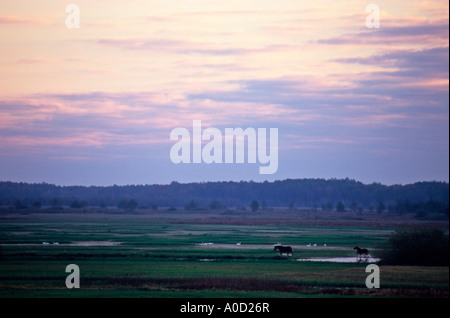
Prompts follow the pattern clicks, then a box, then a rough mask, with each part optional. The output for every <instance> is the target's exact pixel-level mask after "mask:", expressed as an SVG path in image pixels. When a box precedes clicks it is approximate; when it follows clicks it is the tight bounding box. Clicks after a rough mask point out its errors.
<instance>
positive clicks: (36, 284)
mask: <svg viewBox="0 0 450 318" xmlns="http://www.w3.org/2000/svg"><path fill="white" fill-rule="evenodd" d="M63 212H64V213H43V212H42V211H41V212H30V213H24V214H17V213H6V212H4V213H2V214H0V244H1V245H0V246H1V253H2V257H1V260H0V297H1V298H5V297H8V298H9V297H19V298H21V297H27V298H28V297H33V298H35V297H37V298H39V297H64V298H65V297H107V298H109V297H164V298H166V297H193V298H197V297H198V298H201V297H220V298H222V297H252V298H253V297H258V298H259V297H282V298H295V297H448V294H449V293H448V291H449V268H448V267H421V266H383V265H380V281H381V288H379V289H368V288H366V286H365V280H366V277H367V275H368V273H366V272H365V268H366V266H367V264H368V263H365V262H359V263H358V262H354V263H338V262H321V261H304V260H305V259H311V258H313V259H314V258H319V259H320V258H343V257H348V258H354V257H355V251H354V250H353V247H354V246H355V245H358V246H360V247H364V248H368V249H369V250H370V251H371V256H373V257H379V256H380V255H381V249H382V248H383V247H384V246H385V245H386V242H387V240H388V238H389V236H390V235H391V233H392V232H393V230H394V229H395V228H396V227H398V226H401V225H405V224H409V225H417V224H420V225H421V226H440V227H444V228H445V227H446V228H448V222H445V221H417V220H415V219H413V218H409V217H408V216H398V215H396V216H391V215H389V214H387V213H382V214H377V213H369V212H364V213H359V214H355V213H350V212H348V213H341V214H338V213H336V212H322V211H302V210H284V209H280V210H270V211H257V212H250V211H233V210H224V211H184V210H178V211H166V210H165V209H162V208H160V209H159V210H157V211H151V210H137V211H136V212H135V213H127V214H124V213H119V211H117V210H109V211H104V210H103V211H102V210H97V209H86V210H84V211H83V210H82V211H78V210H70V209H65V210H64V211H63ZM43 242H48V243H49V244H43ZM56 242H57V243H58V244H55V243H56ZM210 243H213V244H210ZM276 243H281V244H283V245H290V246H292V247H293V250H294V255H293V256H286V255H281V256H280V255H279V253H278V252H274V251H273V245H274V244H276ZM310 244H311V246H308V245H310ZM314 244H316V246H314ZM69 264H77V265H78V266H79V268H80V288H79V289H68V288H66V286H65V279H66V277H67V276H68V275H69V273H66V272H65V268H66V266H67V265H69Z"/></svg>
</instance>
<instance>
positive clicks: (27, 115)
mask: <svg viewBox="0 0 450 318" xmlns="http://www.w3.org/2000/svg"><path fill="white" fill-rule="evenodd" d="M371 3H373V4H375V5H376V6H377V8H379V10H380V11H379V28H369V27H368V26H367V23H366V20H367V19H368V18H370V19H369V20H370V21H374V20H372V19H371V17H372V16H371V15H372V14H373V13H374V12H366V6H367V5H368V4H371ZM69 4H75V5H76V6H77V7H78V9H79V28H72V27H71V25H70V23H68V22H67V21H69V22H70V21H75V20H73V19H72V18H73V17H74V15H73V13H74V11H71V10H68V12H66V8H67V6H68V5H69ZM66 22H67V23H66ZM0 39H1V49H0V181H16V182H33V183H34V182H38V183H40V182H47V183H55V184H58V185H113V184H117V185H125V184H167V183H170V182H172V181H178V182H206V181H240V180H244V181H249V180H253V181H265V180H268V181H274V180H283V179H286V178H291V179H294V178H325V179H330V178H350V179H355V180H358V181H361V182H364V183H372V182H380V183H383V184H407V183H413V182H417V181H433V180H435V181H446V182H448V181H449V87H448V85H449V5H448V2H447V1H432V0H424V1H422V0H420V1H411V0H408V1H405V0H399V1H384V0H374V2H366V1H361V0H345V1H344V0H343V1H334V0H315V1H299V0H278V1H273V0H245V1H242V0H241V1H237V0H227V1H212V0H183V1H181V0H179V1H174V0H152V1H138V0H115V1H104V0H97V1H88V0H74V1H72V2H66V1H41V0H29V1H24V0H14V1H9V0H8V1H1V2H0ZM194 120H201V123H202V128H203V129H206V128H217V129H218V130H220V131H221V132H222V133H224V131H225V129H226V128H236V127H241V128H243V129H246V128H253V129H255V130H257V129H258V128H267V131H269V128H277V129H278V169H277V171H276V172H275V173H273V174H260V173H259V167H260V164H259V163H257V164H255V163H248V161H245V162H244V163H233V164H220V163H210V164H207V163H204V162H202V163H197V164H194V163H191V164H185V163H181V164H175V163H173V162H172V160H171V158H170V151H171V148H172V147H173V146H174V144H175V143H176V141H173V140H171V139H170V134H171V131H172V130H173V129H175V128H177V127H184V128H186V129H187V130H188V131H190V132H192V131H193V121H194ZM207 142H208V141H204V142H203V146H204V145H205V144H206V143H207Z"/></svg>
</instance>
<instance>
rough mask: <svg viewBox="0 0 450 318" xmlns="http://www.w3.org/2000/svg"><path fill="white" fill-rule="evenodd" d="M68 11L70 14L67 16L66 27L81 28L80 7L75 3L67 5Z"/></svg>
mask: <svg viewBox="0 0 450 318" xmlns="http://www.w3.org/2000/svg"><path fill="white" fill-rule="evenodd" d="M66 13H69V15H68V16H67V17H66V27H67V28H68V29H79V28H80V7H79V6H78V5H76V4H74V3H71V4H68V5H67V6H66Z"/></svg>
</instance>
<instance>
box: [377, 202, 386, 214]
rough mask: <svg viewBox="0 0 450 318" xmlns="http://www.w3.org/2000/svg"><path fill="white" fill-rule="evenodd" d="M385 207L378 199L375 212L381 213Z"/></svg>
mask: <svg viewBox="0 0 450 318" xmlns="http://www.w3.org/2000/svg"><path fill="white" fill-rule="evenodd" d="M385 209H386V206H385V205H384V203H383V202H382V201H378V205H377V212H378V213H381V212H383V211H384V210H385Z"/></svg>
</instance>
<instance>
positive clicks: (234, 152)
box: [170, 120, 278, 174]
mask: <svg viewBox="0 0 450 318" xmlns="http://www.w3.org/2000/svg"><path fill="white" fill-rule="evenodd" d="M191 137H192V138H191ZM170 140H176V141H177V142H176V143H175V144H174V145H173V146H172V148H171V149H170V160H171V161H172V162H173V163H175V164H180V163H185V164H190V163H197V164H198V163H206V164H212V163H217V164H222V163H226V164H232V163H245V157H246V156H245V154H246V153H247V163H257V161H258V162H259V163H260V164H262V166H260V167H259V174H274V173H276V172H277V170H278V128H270V129H269V137H268V139H267V129H266V128H258V129H255V128H251V127H249V128H246V129H242V128H239V127H238V128H225V131H224V134H222V132H221V131H220V130H219V129H217V128H214V127H209V128H206V129H205V130H203V131H202V122H201V120H194V121H193V123H192V136H191V133H190V132H189V130H187V129H186V128H183V127H178V128H175V129H173V130H172V132H171V133H170ZM245 140H247V151H245ZM203 141H207V143H206V144H205V145H203ZM267 141H268V143H267ZM191 142H192V147H191ZM191 149H192V152H191ZM267 150H268V152H267ZM191 153H192V156H191Z"/></svg>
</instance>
